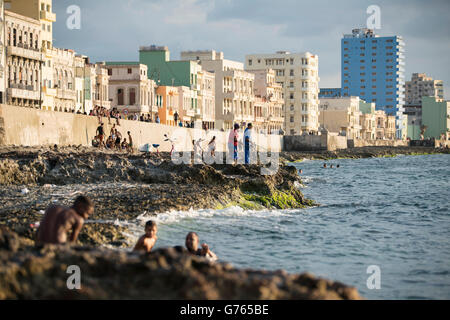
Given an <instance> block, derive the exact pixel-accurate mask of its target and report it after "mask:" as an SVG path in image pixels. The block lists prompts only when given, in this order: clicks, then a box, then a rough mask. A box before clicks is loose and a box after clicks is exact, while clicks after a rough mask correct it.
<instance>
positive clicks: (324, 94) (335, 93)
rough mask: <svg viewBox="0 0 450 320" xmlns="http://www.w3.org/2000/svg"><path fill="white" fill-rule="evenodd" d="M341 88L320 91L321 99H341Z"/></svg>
mask: <svg viewBox="0 0 450 320" xmlns="http://www.w3.org/2000/svg"><path fill="white" fill-rule="evenodd" d="M341 96H342V94H341V88H321V89H320V91H319V99H320V98H339V97H341Z"/></svg>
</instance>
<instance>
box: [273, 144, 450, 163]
mask: <svg viewBox="0 0 450 320" xmlns="http://www.w3.org/2000/svg"><path fill="white" fill-rule="evenodd" d="M438 153H445V154H449V153H450V149H439V148H432V147H361V148H349V149H343V150H336V151H289V152H281V154H280V159H281V160H283V161H285V162H295V161H302V160H303V159H309V160H332V159H360V158H377V157H395V156H397V155H426V154H438Z"/></svg>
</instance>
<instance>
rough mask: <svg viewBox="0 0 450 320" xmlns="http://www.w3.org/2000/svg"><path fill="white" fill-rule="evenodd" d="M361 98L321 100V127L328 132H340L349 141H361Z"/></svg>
mask: <svg viewBox="0 0 450 320" xmlns="http://www.w3.org/2000/svg"><path fill="white" fill-rule="evenodd" d="M359 101H360V100H359V97H353V96H352V97H336V98H321V99H320V104H319V111H320V117H319V121H320V126H321V127H323V128H325V129H326V130H328V132H339V133H341V134H344V135H345V136H346V137H347V139H352V140H356V139H360V134H361V125H360V119H359V117H360V115H361V112H360V111H359Z"/></svg>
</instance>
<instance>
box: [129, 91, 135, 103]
mask: <svg viewBox="0 0 450 320" xmlns="http://www.w3.org/2000/svg"><path fill="white" fill-rule="evenodd" d="M129 95H130V99H129V100H130V103H129V104H130V105H132V106H133V105H135V104H136V89H135V88H130V91H129Z"/></svg>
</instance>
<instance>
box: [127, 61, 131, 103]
mask: <svg viewBox="0 0 450 320" xmlns="http://www.w3.org/2000/svg"><path fill="white" fill-rule="evenodd" d="M131 72H132V71H131V68H128V74H131ZM130 104H131V103H130Z"/></svg>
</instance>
